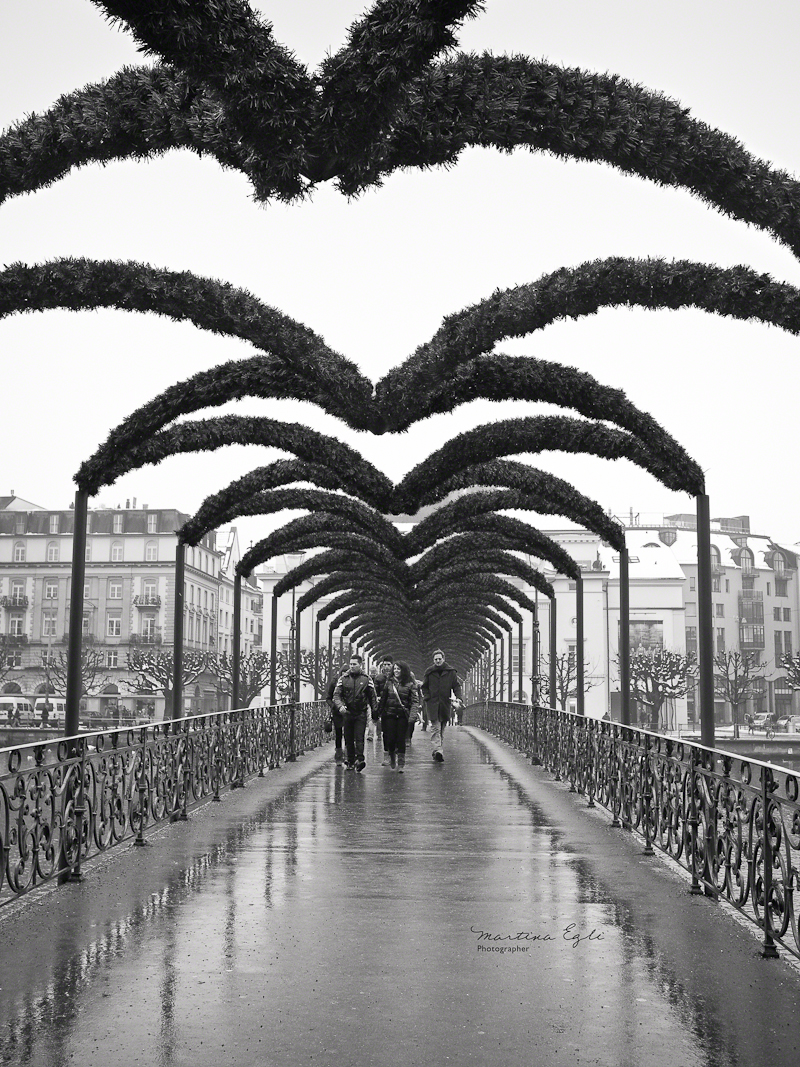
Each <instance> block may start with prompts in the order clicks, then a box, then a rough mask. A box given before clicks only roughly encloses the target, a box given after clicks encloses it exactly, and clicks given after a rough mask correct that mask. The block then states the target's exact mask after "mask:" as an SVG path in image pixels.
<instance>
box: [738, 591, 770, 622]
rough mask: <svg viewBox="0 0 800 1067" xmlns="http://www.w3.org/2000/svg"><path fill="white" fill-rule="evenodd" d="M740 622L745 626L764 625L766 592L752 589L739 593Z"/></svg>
mask: <svg viewBox="0 0 800 1067" xmlns="http://www.w3.org/2000/svg"><path fill="white" fill-rule="evenodd" d="M739 622H740V624H741V625H744V626H762V627H763V625H764V594H763V593H757V592H756V591H755V590H751V591H750V592H749V593H740V594H739Z"/></svg>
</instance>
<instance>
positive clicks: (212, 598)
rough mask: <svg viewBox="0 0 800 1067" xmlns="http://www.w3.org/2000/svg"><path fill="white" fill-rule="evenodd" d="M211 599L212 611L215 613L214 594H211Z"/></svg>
mask: <svg viewBox="0 0 800 1067" xmlns="http://www.w3.org/2000/svg"><path fill="white" fill-rule="evenodd" d="M210 599H211V611H213V610H214V594H213V593H212V594H211V598H210Z"/></svg>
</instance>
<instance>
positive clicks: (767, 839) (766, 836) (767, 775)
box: [761, 767, 778, 960]
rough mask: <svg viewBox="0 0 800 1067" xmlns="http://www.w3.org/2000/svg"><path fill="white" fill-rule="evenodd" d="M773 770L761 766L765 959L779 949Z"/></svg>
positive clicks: (776, 953) (763, 945) (769, 957)
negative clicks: (774, 929)
mask: <svg viewBox="0 0 800 1067" xmlns="http://www.w3.org/2000/svg"><path fill="white" fill-rule="evenodd" d="M772 788H773V787H772V771H771V770H770V768H769V767H762V768H761V803H762V805H763V820H762V822H763V828H762V832H761V855H762V856H763V858H764V941H763V943H762V945H761V955H762V956H763V957H764V958H765V959H770V960H774V959H777V958H778V949H777V948H776V947H775V941H774V939H773V936H772V915H771V914H770V901H771V899H772V837H771V836H770V832H769V823H770V804H771V802H772Z"/></svg>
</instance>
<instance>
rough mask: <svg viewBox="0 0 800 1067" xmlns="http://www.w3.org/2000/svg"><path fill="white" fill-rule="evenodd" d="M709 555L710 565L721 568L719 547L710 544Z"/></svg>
mask: <svg viewBox="0 0 800 1067" xmlns="http://www.w3.org/2000/svg"><path fill="white" fill-rule="evenodd" d="M710 556H711V566H712V567H719V568H720V569H721V568H722V557H721V556H720V554H719V549H718V548H717V546H716V545H712V546H711V552H710Z"/></svg>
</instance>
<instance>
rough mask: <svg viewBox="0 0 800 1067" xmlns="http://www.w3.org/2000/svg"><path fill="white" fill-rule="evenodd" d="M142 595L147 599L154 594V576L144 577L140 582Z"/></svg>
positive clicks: (150, 598) (151, 597)
mask: <svg viewBox="0 0 800 1067" xmlns="http://www.w3.org/2000/svg"><path fill="white" fill-rule="evenodd" d="M142 596H144V597H146V598H147V599H148V600H152V599H153V598H154V597H155V596H156V580H155V578H145V580H144V581H143V582H142Z"/></svg>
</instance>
